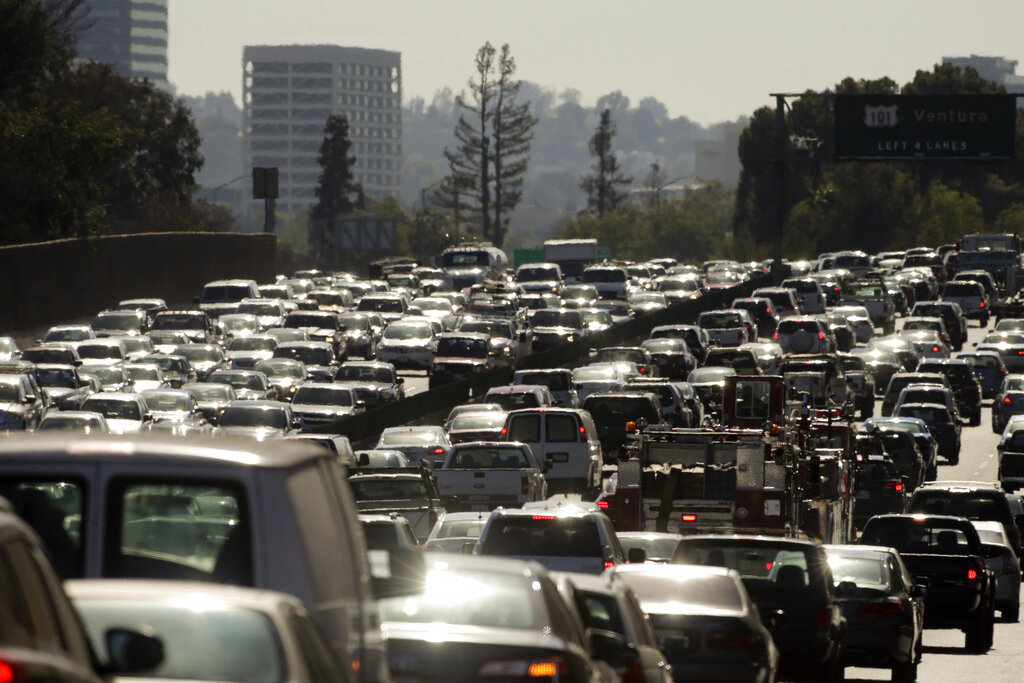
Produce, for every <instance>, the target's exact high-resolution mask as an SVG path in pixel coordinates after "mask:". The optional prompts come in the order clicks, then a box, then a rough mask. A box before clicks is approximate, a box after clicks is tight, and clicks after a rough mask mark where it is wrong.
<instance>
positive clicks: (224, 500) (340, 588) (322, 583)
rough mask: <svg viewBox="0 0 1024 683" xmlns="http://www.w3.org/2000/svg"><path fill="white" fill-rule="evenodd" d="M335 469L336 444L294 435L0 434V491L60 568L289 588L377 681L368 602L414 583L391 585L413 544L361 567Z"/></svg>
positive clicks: (372, 605) (348, 503)
mask: <svg viewBox="0 0 1024 683" xmlns="http://www.w3.org/2000/svg"><path fill="white" fill-rule="evenodd" d="M347 479H348V478H347V472H346V470H345V467H344V465H342V464H341V461H340V459H339V458H338V457H337V456H336V455H335V454H334V453H331V452H330V451H328V450H327V449H325V448H323V447H321V446H318V445H315V444H306V443H301V442H297V441H282V440H277V441H275V443H273V444H270V443H269V442H267V443H260V442H257V441H255V440H251V439H232V438H216V437H198V436H195V437H183V436H165V435H158V434H146V435H134V436H123V437H115V436H111V435H107V434H100V435H88V436H85V435H75V434H58V433H57V432H50V433H47V434H46V435H44V434H43V433H40V434H31V435H27V436H26V437H21V436H17V437H10V438H7V439H3V440H2V442H0V496H3V497H4V498H6V499H7V500H9V501H10V502H11V505H12V506H13V508H14V511H15V512H17V513H18V514H19V515H20V516H21V517H22V518H23V519H25V521H27V522H28V523H29V524H30V525H31V526H32V527H33V528H34V529H36V532H37V533H38V534H39V536H40V538H41V539H42V541H43V543H44V544H45V545H46V547H47V550H48V551H49V555H50V557H51V559H52V560H53V564H54V567H55V568H56V569H57V571H58V573H59V574H60V577H61V578H62V579H70V578H144V579H180V580H186V581H210V582H213V583H229V584H235V585H242V586H251V587H254V588H269V589H272V590H277V591H283V592H286V593H291V594H292V595H295V596H297V597H298V598H299V599H301V600H302V601H303V602H304V603H305V604H306V606H307V607H308V608H309V609H310V611H311V612H312V613H313V614H314V616H315V618H316V620H317V622H318V623H319V624H320V626H321V627H322V628H323V631H324V634H325V635H326V636H327V638H328V639H329V641H330V643H331V645H332V647H333V648H334V651H335V654H336V655H337V657H338V661H340V662H341V663H342V664H344V665H345V667H346V669H348V671H350V672H352V680H353V681H356V680H358V681H360V682H368V681H387V680H390V675H389V672H388V662H387V656H386V650H385V643H384V642H383V640H382V638H381V634H380V621H379V615H378V611H377V610H378V606H377V600H378V599H380V598H384V597H391V596H395V595H400V594H411V593H413V592H415V591H416V589H415V587H414V583H415V581H410V582H409V583H408V584H407V585H406V586H405V587H403V586H402V584H403V582H404V581H406V580H409V579H415V578H417V577H419V578H420V579H422V569H423V568H422V565H420V566H419V567H418V568H417V566H416V559H415V557H416V556H417V555H418V553H420V551H419V550H418V549H417V550H416V551H415V552H407V553H403V552H402V551H393V552H392V553H391V554H390V558H388V559H389V560H390V574H391V578H390V579H386V578H378V577H376V576H373V575H372V574H371V564H370V560H369V559H368V555H367V548H366V540H365V536H364V533H363V530H362V527H361V526H360V524H359V520H358V514H357V513H358V510H357V509H356V503H355V500H354V499H353V497H352V491H351V489H350V488H349V485H348V481H347ZM418 556H419V557H422V556H421V555H418ZM377 559H381V560H382V562H381V566H382V569H383V565H386V564H388V562H387V561H386V560H383V558H376V557H375V558H374V562H375V564H374V565H373V566H374V567H376V566H377V564H376V562H377ZM339 568H344V571H339ZM382 573H383V572H382ZM403 575H404V576H403Z"/></svg>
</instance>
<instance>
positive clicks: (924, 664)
mask: <svg viewBox="0 0 1024 683" xmlns="http://www.w3.org/2000/svg"><path fill="white" fill-rule="evenodd" d="M989 329H991V324H990V326H989ZM983 335H984V331H983V330H981V329H979V328H977V327H975V326H974V323H972V326H971V328H970V331H969V341H968V344H966V345H965V346H964V350H965V351H966V350H967V349H969V348H971V344H973V343H975V342H978V341H980V340H981V338H982V336H983ZM875 414H876V415H880V414H881V406H880V404H879V403H876V405H875ZM990 419H991V408H990V407H989V406H986V407H985V408H984V409H983V411H982V416H981V425H980V426H978V427H964V430H963V437H962V449H961V453H960V463H959V464H958V465H956V466H955V467H952V466H949V465H941V464H940V466H939V479H940V480H945V481H949V480H976V481H977V480H980V481H993V482H994V481H997V479H996V465H997V463H996V456H995V454H996V444H997V443H998V442H999V436H998V435H997V434H993V433H992V427H991V425H990ZM940 462H941V461H940ZM924 645H925V647H924V656H923V658H922V659H921V665H920V666H919V667H918V676H917V679H918V680H919V681H923V682H927V683H960V682H962V681H984V682H985V683H1003V682H1005V683H1010V682H1011V681H1012V682H1014V683H1016V682H1017V681H1020V680H1022V679H1024V623H1016V624H1010V623H1003V622H998V621H997V623H996V630H995V642H994V645H993V647H992V649H991V650H989V652H988V653H986V654H983V655H976V654H971V653H969V652H967V651H966V650H964V634H963V632H961V631H934V630H926V631H925V632H924ZM846 680H847V681H887V680H889V672H888V671H887V670H885V669H859V668H849V669H847V670H846Z"/></svg>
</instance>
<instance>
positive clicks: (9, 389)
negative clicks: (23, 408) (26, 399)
mask: <svg viewBox="0 0 1024 683" xmlns="http://www.w3.org/2000/svg"><path fill="white" fill-rule="evenodd" d="M19 400H21V395H20V393H19V392H18V385H17V384H15V383H14V382H0V401H5V402H8V401H19Z"/></svg>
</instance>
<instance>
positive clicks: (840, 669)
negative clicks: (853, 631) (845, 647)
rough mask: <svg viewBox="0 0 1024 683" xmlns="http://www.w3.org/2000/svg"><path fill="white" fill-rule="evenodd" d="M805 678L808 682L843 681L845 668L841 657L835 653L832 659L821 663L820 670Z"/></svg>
mask: <svg viewBox="0 0 1024 683" xmlns="http://www.w3.org/2000/svg"><path fill="white" fill-rule="evenodd" d="M807 680H808V681H810V683H843V681H845V680H846V668H845V667H844V666H843V661H842V657H841V656H839V655H836V656H835V657H833V658H832V661H830V662H829V663H828V664H825V665H823V667H822V669H821V671H816V672H814V673H812V674H811V675H810V676H809V677H808V679H807Z"/></svg>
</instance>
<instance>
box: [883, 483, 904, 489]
mask: <svg viewBox="0 0 1024 683" xmlns="http://www.w3.org/2000/svg"><path fill="white" fill-rule="evenodd" d="M885 488H887V489H893V490H894V491H902V490H903V482H899V481H889V482H886V483H885Z"/></svg>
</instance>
